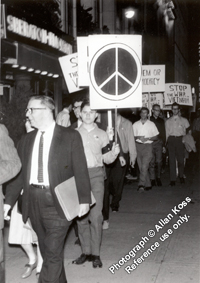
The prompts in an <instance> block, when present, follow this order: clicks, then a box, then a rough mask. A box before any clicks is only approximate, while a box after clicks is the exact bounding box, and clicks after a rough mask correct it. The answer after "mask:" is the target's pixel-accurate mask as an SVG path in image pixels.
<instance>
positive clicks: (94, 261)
mask: <svg viewBox="0 0 200 283" xmlns="http://www.w3.org/2000/svg"><path fill="white" fill-rule="evenodd" d="M92 257H93V258H92V265H93V267H94V268H96V267H102V266H103V264H102V261H101V259H100V256H98V255H93V256H92Z"/></svg>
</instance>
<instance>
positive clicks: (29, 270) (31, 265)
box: [22, 262, 37, 279]
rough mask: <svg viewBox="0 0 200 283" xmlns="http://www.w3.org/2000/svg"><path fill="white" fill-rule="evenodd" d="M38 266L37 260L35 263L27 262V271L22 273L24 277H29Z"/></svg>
mask: <svg viewBox="0 0 200 283" xmlns="http://www.w3.org/2000/svg"><path fill="white" fill-rule="evenodd" d="M36 266H37V262H35V263H33V264H30V263H28V264H26V265H25V267H26V271H25V272H24V273H23V274H22V278H23V279H25V278H27V277H29V276H30V275H31V274H32V271H33V269H35V268H36Z"/></svg>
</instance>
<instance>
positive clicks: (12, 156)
mask: <svg viewBox="0 0 200 283" xmlns="http://www.w3.org/2000/svg"><path fill="white" fill-rule="evenodd" d="M20 168H21V162H20V159H19V156H18V154H17V150H16V148H15V147H14V143H13V141H12V140H11V138H10V137H9V135H8V131H7V129H6V127H5V126H4V125H2V124H0V229H2V228H3V223H4V220H3V193H2V184H3V183H5V182H7V181H8V180H10V179H12V178H13V177H15V176H16V175H17V173H18V172H19V170H20Z"/></svg>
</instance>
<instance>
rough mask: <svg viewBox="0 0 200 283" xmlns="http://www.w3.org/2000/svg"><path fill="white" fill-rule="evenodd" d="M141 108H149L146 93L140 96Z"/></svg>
mask: <svg viewBox="0 0 200 283" xmlns="http://www.w3.org/2000/svg"><path fill="white" fill-rule="evenodd" d="M142 107H146V108H149V94H148V93H143V94H142Z"/></svg>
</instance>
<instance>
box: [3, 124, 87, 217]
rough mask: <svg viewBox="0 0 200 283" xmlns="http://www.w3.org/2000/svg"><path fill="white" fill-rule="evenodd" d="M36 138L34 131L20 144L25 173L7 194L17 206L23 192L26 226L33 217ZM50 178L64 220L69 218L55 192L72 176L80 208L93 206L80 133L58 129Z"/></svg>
mask: <svg viewBox="0 0 200 283" xmlns="http://www.w3.org/2000/svg"><path fill="white" fill-rule="evenodd" d="M36 134H37V130H35V131H32V132H30V133H28V134H26V135H25V136H23V137H22V139H21V141H20V142H19V145H18V152H19V156H20V158H21V161H22V170H21V172H20V174H19V175H18V177H17V178H16V179H15V180H14V181H13V182H12V184H10V185H9V186H8V188H7V191H6V201H5V202H6V203H8V204H10V205H11V206H13V205H14V203H15V201H16V200H17V198H18V196H19V194H20V191H21V190H22V188H23V191H24V192H23V201H22V215H23V220H24V222H26V220H27V218H28V216H29V201H30V200H29V195H30V191H29V190H30V186H29V180H30V170H31V155H32V150H33V145H34V141H35V137H36ZM48 174H49V183H50V190H51V193H52V196H53V199H54V204H55V207H56V209H57V211H58V213H59V215H60V216H61V217H62V218H65V216H64V213H63V211H62V208H61V207H60V204H59V202H58V200H57V197H56V195H55V191H54V189H55V187H56V186H57V185H58V184H60V183H62V182H64V181H65V180H67V179H69V178H71V177H72V176H74V177H75V180H76V185H77V191H78V196H79V202H80V204H81V203H91V193H90V191H91V187H90V179H89V174H88V169H87V164H86V158H85V154H84V149H83V144H82V139H81V136H80V134H79V133H78V132H77V131H75V130H73V129H70V128H64V127H62V126H59V125H56V126H55V129H54V133H53V138H52V142H51V146H50V150H49V159H48Z"/></svg>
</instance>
